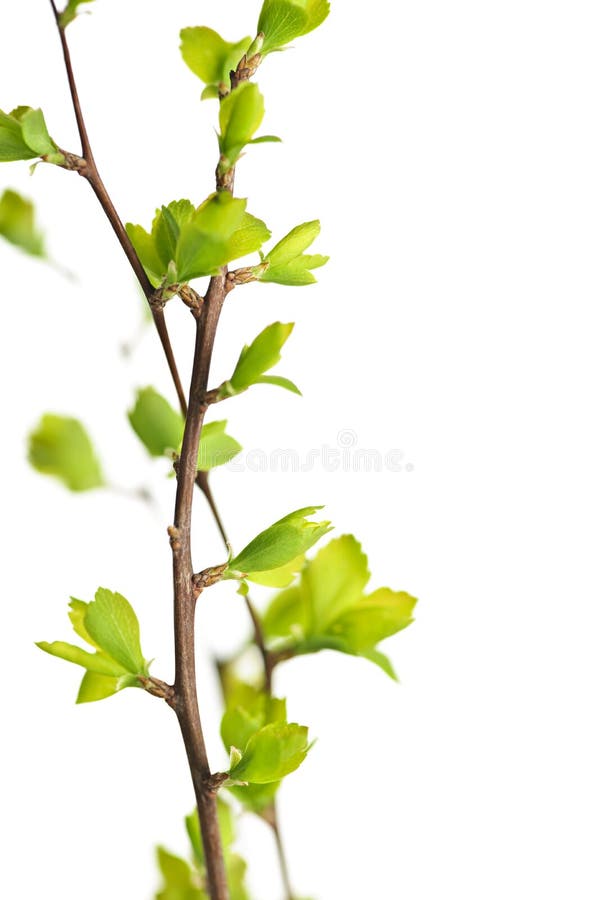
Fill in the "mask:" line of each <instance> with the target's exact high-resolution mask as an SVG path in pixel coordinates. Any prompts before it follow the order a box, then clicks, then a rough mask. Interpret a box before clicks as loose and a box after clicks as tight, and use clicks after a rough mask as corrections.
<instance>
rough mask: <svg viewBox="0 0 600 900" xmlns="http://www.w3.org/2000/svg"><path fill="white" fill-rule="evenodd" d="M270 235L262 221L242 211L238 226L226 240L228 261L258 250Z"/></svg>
mask: <svg viewBox="0 0 600 900" xmlns="http://www.w3.org/2000/svg"><path fill="white" fill-rule="evenodd" d="M270 237H271V232H270V231H269V229H268V228H267V226H266V225H265V223H264V222H262V221H261V220H260V219H257V218H256V217H255V216H251V215H250V213H244V216H243V218H242V222H241V225H240V227H239V228H238V229H237V231H234V233H233V234H232V236H231V237H230V238H229V240H228V241H227V257H228V262H231V261H232V260H234V259H240V257H242V256H248V254H249V253H254V252H255V251H256V250H260V248H261V247H262V245H263V244H264V243H265V242H266V241H268V240H269V238H270Z"/></svg>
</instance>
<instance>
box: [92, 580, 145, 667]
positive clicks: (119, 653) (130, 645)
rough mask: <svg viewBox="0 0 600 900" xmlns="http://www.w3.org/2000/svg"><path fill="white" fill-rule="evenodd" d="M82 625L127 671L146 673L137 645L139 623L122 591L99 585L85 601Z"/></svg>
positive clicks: (138, 644)
mask: <svg viewBox="0 0 600 900" xmlns="http://www.w3.org/2000/svg"><path fill="white" fill-rule="evenodd" d="M83 623H84V626H85V628H86V630H87V632H88V633H89V635H90V636H91V637H92V639H93V640H94V641H95V642H96V643H97V644H98V646H99V647H101V648H102V650H103V651H104V652H105V653H107V654H108V655H109V656H111V657H112V658H113V659H115V660H117V662H118V663H120V664H121V665H122V666H123V667H124V668H125V670H126V671H127V672H130V673H132V674H143V675H147V674H148V666H147V663H146V661H145V659H144V657H143V654H142V648H141V646H140V626H139V622H138V619H137V616H136V614H135V612H134V611H133V608H132V607H131V605H130V603H129V602H128V601H127V600H126V599H125V597H123V596H122V595H121V594H117V593H114V592H113V591H109V590H107V589H106V588H98V590H97V591H96V595H95V599H94V600H93V601H92V602H91V603H89V604H88V608H87V610H86V613H85V616H84V620H83Z"/></svg>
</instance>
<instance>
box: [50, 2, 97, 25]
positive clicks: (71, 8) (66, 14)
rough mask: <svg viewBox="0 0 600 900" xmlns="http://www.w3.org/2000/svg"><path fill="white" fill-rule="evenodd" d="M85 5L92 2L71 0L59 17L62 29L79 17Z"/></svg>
mask: <svg viewBox="0 0 600 900" xmlns="http://www.w3.org/2000/svg"><path fill="white" fill-rule="evenodd" d="M83 3H92V0H69V2H68V3H67V5H66V7H65V8H64V10H63V12H61V14H60V16H59V17H58V22H59V25H60V27H61V28H66V27H67V25H70V24H71V22H72V21H73V20H74V19H75V18H76V17H77V13H78V12H79V7H80V6H81V5H82V4H83Z"/></svg>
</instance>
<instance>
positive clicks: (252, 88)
mask: <svg viewBox="0 0 600 900" xmlns="http://www.w3.org/2000/svg"><path fill="white" fill-rule="evenodd" d="M264 114H265V101H264V97H263V95H262V94H261V92H260V91H259V89H258V87H257V85H256V84H254V82H250V81H245V82H243V83H242V84H240V86H239V87H237V88H236V89H235V90H234V91H231V93H230V94H228V95H227V96H226V97H225V98H224V99H223V100H222V101H221V107H220V110H219V125H220V128H221V133H220V135H219V149H220V151H221V156H222V157H223V164H224V166H225V168H226V169H228V168H230V167H231V166H233V165H235V163H236V161H237V159H238V157H239V155H240V153H241V152H242V150H243V149H244V147H245V146H246V144H249V143H250V141H251V140H252V138H253V137H254V135H255V134H256V131H257V129H258V128H259V127H260V124H261V122H262V120H263V117H264Z"/></svg>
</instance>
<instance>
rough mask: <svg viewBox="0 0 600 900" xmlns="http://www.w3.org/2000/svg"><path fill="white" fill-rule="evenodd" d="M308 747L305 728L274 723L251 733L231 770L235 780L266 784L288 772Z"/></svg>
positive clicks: (297, 764)
mask: <svg viewBox="0 0 600 900" xmlns="http://www.w3.org/2000/svg"><path fill="white" fill-rule="evenodd" d="M309 749H310V747H309V744H308V728H306V727H305V726H303V725H296V724H290V725H286V724H282V723H275V724H272V725H266V726H265V727H264V728H261V729H260V731H257V732H256V733H255V734H253V735H252V737H251V738H250V740H249V741H248V743H247V744H246V747H245V748H244V752H243V754H242V758H241V760H240V761H239V762H238V764H237V765H236V766H234V768H233V769H232V770H231V771H230V773H229V775H230V777H231V778H232V779H233V780H235V781H248V782H252V783H255V784H268V783H269V782H272V781H279V780H280V779H281V778H283V777H284V776H285V775H289V774H290V772H293V771H294V770H295V769H297V768H298V766H299V765H300V764H301V763H302V762H303V760H304V759H305V757H306V754H307V753H308V751H309Z"/></svg>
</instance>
